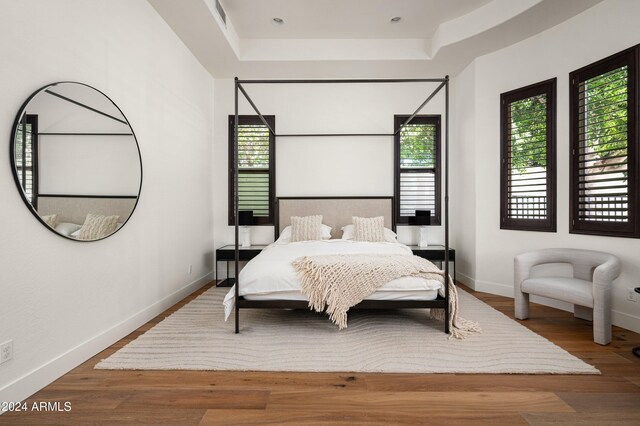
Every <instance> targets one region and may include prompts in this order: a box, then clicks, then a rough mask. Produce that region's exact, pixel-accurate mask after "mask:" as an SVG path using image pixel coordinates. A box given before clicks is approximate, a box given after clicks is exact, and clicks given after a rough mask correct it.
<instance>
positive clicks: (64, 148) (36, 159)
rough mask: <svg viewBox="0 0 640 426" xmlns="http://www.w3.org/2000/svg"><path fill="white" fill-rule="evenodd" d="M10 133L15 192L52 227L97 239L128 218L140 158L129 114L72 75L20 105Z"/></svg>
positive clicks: (135, 195) (139, 178) (138, 180)
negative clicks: (68, 79) (78, 81)
mask: <svg viewBox="0 0 640 426" xmlns="http://www.w3.org/2000/svg"><path fill="white" fill-rule="evenodd" d="M11 135H12V136H11V142H10V159H11V166H12V170H13V176H14V178H15V181H16V185H17V187H18V190H19V191H20V195H21V196H22V199H23V200H24V202H25V204H26V205H27V207H29V210H31V212H32V213H33V214H34V216H35V217H36V218H37V219H38V220H39V221H40V222H41V223H42V224H44V225H45V226H46V227H47V228H49V229H50V230H51V231H53V232H55V233H57V234H58V235H61V236H63V237H65V238H69V239H71V240H75V241H96V240H101V239H103V238H106V237H108V236H110V235H112V234H114V233H115V232H117V231H118V230H119V229H120V228H121V227H122V226H124V224H125V223H126V222H127V221H128V220H129V218H130V217H131V214H132V213H133V211H134V210H135V208H136V205H137V203H138V197H139V196H140V190H141V188H142V158H141V156H140V148H139V146H138V141H137V140H136V136H135V134H134V133H133V129H132V128H131V125H130V124H129V121H128V120H127V119H126V117H125V116H124V114H123V113H122V111H121V110H120V108H118V106H117V105H116V104H115V103H114V102H113V101H112V100H111V99H109V97H107V96H106V95H105V94H104V93H102V92H100V91H99V90H97V89H95V88H93V87H91V86H88V85H86V84H82V83H75V82H60V83H53V84H50V85H47V86H45V87H43V88H41V89H40V90H38V91H36V92H35V93H33V94H32V95H31V96H29V98H28V99H27V100H26V101H25V103H24V104H23V105H22V107H21V108H20V110H19V111H18V115H17V116H16V120H15V122H14V124H13V130H12V133H11Z"/></svg>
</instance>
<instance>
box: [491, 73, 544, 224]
mask: <svg viewBox="0 0 640 426" xmlns="http://www.w3.org/2000/svg"><path fill="white" fill-rule="evenodd" d="M555 104H556V79H555V78H554V79H551V80H547V81H543V82H541V83H536V84H533V85H531V86H527V87H523V88H521V89H516V90H512V91H510V92H507V93H503V94H502V95H500V107H501V114H500V127H501V174H500V216H501V217H500V228H501V229H518V230H525V231H544V232H555V231H556V170H555V158H556V126H555V122H556V111H555V109H556V106H555Z"/></svg>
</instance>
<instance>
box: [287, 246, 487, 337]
mask: <svg viewBox="0 0 640 426" xmlns="http://www.w3.org/2000/svg"><path fill="white" fill-rule="evenodd" d="M293 267H294V268H295V270H296V272H298V274H299V275H300V277H301V280H302V293H303V294H304V295H305V296H307V298H308V299H309V307H310V308H312V309H314V310H315V311H317V312H322V311H324V310H325V308H326V311H327V313H328V314H329V318H330V319H331V320H332V321H333V322H334V323H335V324H336V325H337V326H338V327H339V328H340V329H343V328H346V327H347V311H348V310H349V308H351V307H352V306H354V305H357V304H358V303H360V302H361V301H362V300H364V299H365V298H366V297H367V296H369V295H370V294H372V293H374V292H375V291H376V290H377V289H378V288H380V287H382V286H383V285H384V284H386V283H388V282H390V281H393V280H395V279H398V278H402V277H407V276H412V277H421V278H426V279H433V280H438V281H440V282H444V273H443V272H442V271H441V270H439V269H438V268H437V267H436V266H435V265H434V264H433V263H431V262H429V261H428V260H426V259H423V258H421V257H418V256H406V255H371V254H343V255H321V256H305V257H301V258H298V259H296V260H295V261H294V262H293ZM448 284H449V313H450V315H449V321H450V330H451V336H453V337H456V338H458V339H461V338H464V337H466V336H467V335H469V334H470V333H472V332H479V331H480V327H479V326H478V324H477V323H475V322H472V321H468V320H465V319H464V318H460V316H459V315H458V293H457V291H456V287H455V285H453V281H452V280H451V278H449V280H448ZM440 294H441V295H443V296H444V289H441V290H440ZM431 316H432V318H434V319H439V320H444V310H443V309H432V310H431Z"/></svg>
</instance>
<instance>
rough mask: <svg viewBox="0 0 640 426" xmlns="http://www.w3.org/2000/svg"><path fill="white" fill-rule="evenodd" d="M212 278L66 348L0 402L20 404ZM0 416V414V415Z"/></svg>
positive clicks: (4, 392) (7, 389)
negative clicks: (72, 346)
mask: <svg viewBox="0 0 640 426" xmlns="http://www.w3.org/2000/svg"><path fill="white" fill-rule="evenodd" d="M212 279H213V273H212V272H210V273H208V274H207V275H205V276H203V277H201V278H199V279H197V280H195V281H193V282H192V283H190V284H187V285H186V286H184V287H182V288H181V289H179V290H177V291H175V292H174V293H172V294H170V295H168V296H166V297H165V298H163V299H161V300H159V301H157V302H155V303H154V304H152V305H151V306H149V307H147V308H145V309H143V310H141V311H140V312H138V313H137V314H135V315H133V316H131V317H129V318H127V319H125V320H124V321H122V322H120V323H118V324H116V325H114V326H113V327H111V328H110V329H108V330H106V331H104V332H103V333H100V334H99V335H97V336H95V337H93V338H91V339H89V340H87V341H86V342H84V343H82V344H80V345H78V346H76V347H74V348H71V349H69V350H68V351H67V352H65V353H63V354H62V355H60V356H58V357H56V358H54V359H52V360H51V361H49V362H47V363H46V364H44V365H41V366H40V367H38V368H36V369H34V370H33V371H31V372H29V373H27V374H25V375H24V376H22V377H20V378H19V379H16V380H15V381H13V382H11V383H9V384H8V385H6V386H4V387H3V388H2V389H0V401H16V402H17V401H23V400H25V399H26V398H28V397H29V396H31V395H33V394H34V393H35V392H37V391H38V390H40V389H42V388H44V387H45V386H47V385H48V384H50V383H51V382H53V381H54V380H56V379H58V378H59V377H61V376H63V375H64V374H66V373H68V372H69V371H71V370H72V369H74V368H76V367H77V366H78V365H80V364H82V363H83V362H85V361H86V360H88V359H89V358H91V357H92V356H95V355H96V354H97V353H99V352H100V351H102V350H104V349H106V348H108V347H109V346H111V345H113V344H114V343H115V342H117V341H118V340H120V339H122V338H123V337H125V336H126V335H128V334H129V333H131V332H132V331H134V330H136V329H138V328H140V327H141V326H142V325H144V324H145V323H147V322H148V321H150V320H152V319H153V318H155V317H156V316H158V315H159V314H161V313H162V312H164V311H165V310H166V309H168V308H170V307H171V306H173V305H175V304H176V303H178V302H179V301H181V300H182V299H184V298H185V297H187V296H188V295H190V294H191V293H193V292H194V291H196V290H198V289H200V288H202V287H203V286H204V285H205V284H207V283H209V282H210V281H211V280H212ZM0 414H2V412H0Z"/></svg>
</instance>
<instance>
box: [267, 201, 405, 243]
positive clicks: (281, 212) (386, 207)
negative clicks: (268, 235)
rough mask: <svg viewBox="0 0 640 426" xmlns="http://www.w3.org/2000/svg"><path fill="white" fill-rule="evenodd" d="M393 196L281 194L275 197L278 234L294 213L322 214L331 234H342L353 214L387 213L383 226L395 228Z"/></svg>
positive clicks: (334, 236)
mask: <svg viewBox="0 0 640 426" xmlns="http://www.w3.org/2000/svg"><path fill="white" fill-rule="evenodd" d="M393 203H394V199H393V197H366V196H365V197H338V196H336V197H279V198H277V200H276V218H277V221H276V226H275V237H276V239H278V237H279V236H280V231H282V230H283V229H284V228H285V227H286V226H288V225H290V224H291V216H310V215H316V214H321V215H322V223H324V224H325V225H328V226H330V227H331V228H332V229H331V238H340V237H341V236H342V230H341V229H342V227H343V226H345V225H349V224H351V223H352V221H353V220H352V218H353V216H360V217H375V216H384V226H385V227H386V228H389V229H391V230H392V231H394V232H395V231H396V223H395V220H394V216H393V211H394V210H393V207H394V204H393Z"/></svg>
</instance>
